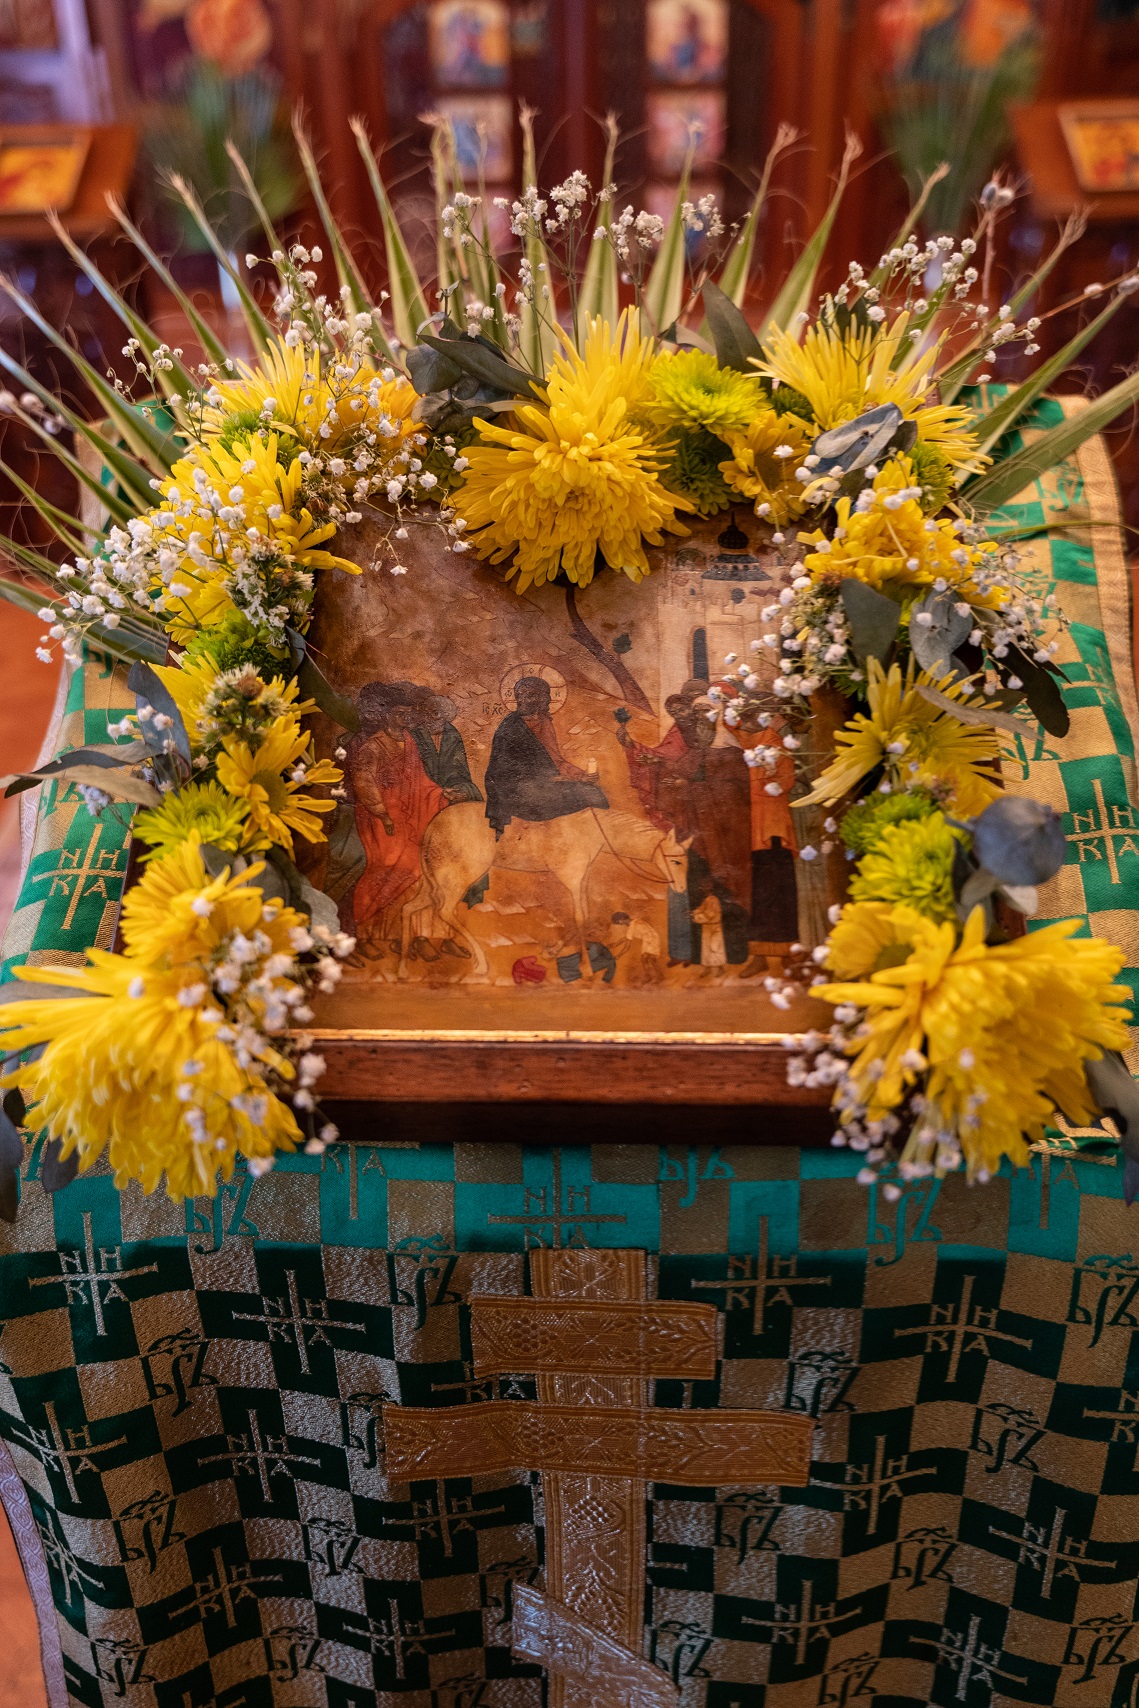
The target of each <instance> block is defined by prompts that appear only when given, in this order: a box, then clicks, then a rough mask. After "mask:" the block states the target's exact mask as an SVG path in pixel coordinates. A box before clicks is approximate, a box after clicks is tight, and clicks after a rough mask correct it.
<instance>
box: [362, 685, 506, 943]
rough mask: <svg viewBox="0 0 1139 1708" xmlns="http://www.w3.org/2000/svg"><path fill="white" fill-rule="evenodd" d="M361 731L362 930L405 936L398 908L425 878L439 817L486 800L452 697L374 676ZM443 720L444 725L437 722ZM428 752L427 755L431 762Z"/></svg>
mask: <svg viewBox="0 0 1139 1708" xmlns="http://www.w3.org/2000/svg"><path fill="white" fill-rule="evenodd" d="M359 710H360V716H361V720H362V723H363V726H364V727H363V729H362V731H361V734H360V735H358V736H357V737H356V738H355V739H354V741H353V742H352V744H351V746H350V748H349V753H348V766H347V769H348V779H349V783H350V787H351V791H352V799H353V802H354V805H355V815H356V830H357V833H358V835H359V838H360V842H361V844H362V846H363V850H364V855H365V859H366V861H367V864H366V866H365V868H364V871H363V873H362V875H361V877H360V878H359V880H358V882H357V884H356V887H355V890H354V891H353V895H352V912H353V915H354V918H355V925H356V930H357V934H358V935H360V936H362V937H363V938H364V939H365V940H366V941H370V942H376V941H379V940H382V939H383V938H384V937H385V936H388V935H391V934H393V933H394V935H396V936H398V935H399V933H398V931H396V930H395V928H394V923H393V919H392V912H393V910H394V909H395V907H396V905H397V904H400V903H402V902H403V901H404V900H406V899H407V897H408V895H409V892H410V891H411V890H412V888H413V886H414V885H415V884H416V883H417V882H418V881H419V875H420V858H419V855H420V846H421V844H422V841H423V833H424V831H425V830H426V829H427V826H428V825H429V824H430V823H431V820H432V819H433V818H434V817H435V816H436V815H437V814H438V813H440V812H442V811H443V809H444V807H446V806H449V805H450V804H451V803H452V802H454V801H460V800H479V799H481V793H480V791H479V789H478V788H477V787H476V785H475V784H474V782H473V780H472V778H471V774H470V769H469V767H468V765H467V757H466V751H465V749H464V747H463V741H462V737H461V736H460V735H459V733H458V731H457V730H456V729H455V727H454V725H453V724H452V723H451V722H450V721H449V718H447V717H446V716H445V714H446V713H448V712H453V710H454V707H453V704H452V703H451V702H450V701H445V700H441V699H440V697H439V696H437V695H433V694H432V693H431V692H430V690H429V689H425V688H420V687H418V686H417V685H416V684H415V683H410V682H375V683H369V684H368V686H367V687H366V688H365V689H363V690H362V692H361V694H360V699H359ZM436 726H438V728H436ZM425 755H426V762H425Z"/></svg>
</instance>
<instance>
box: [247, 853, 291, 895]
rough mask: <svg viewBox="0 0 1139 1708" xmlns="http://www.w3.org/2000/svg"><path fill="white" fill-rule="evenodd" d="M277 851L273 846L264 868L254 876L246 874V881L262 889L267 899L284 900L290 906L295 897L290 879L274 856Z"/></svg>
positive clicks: (255, 887)
mask: <svg viewBox="0 0 1139 1708" xmlns="http://www.w3.org/2000/svg"><path fill="white" fill-rule="evenodd" d="M277 852H278V850H277V849H275V848H271V849H270V850H269V852H268V854H267V855H266V857H265V864H264V867H263V869H262V870H261V871H260V872H257V873H255V875H254V876H253V877H248V876H246V878H245V881H246V883H248V884H249V885H251V886H252V887H253V888H254V889H258V890H260V891H261V893H262V895H263V896H264V897H265V900H266V901H279V902H283V903H284V904H285V906H286V907H289V906H291V905H292V899H293V898H292V893H291V886H290V884H289V882H288V879H287V878H286V877H285V876H284V875H283V874H282V872H281V870H280V867H279V865H278V863H277V861H276V860H275V859H274V858H273V856H274V855H275V854H276V853H277ZM243 875H244V874H243Z"/></svg>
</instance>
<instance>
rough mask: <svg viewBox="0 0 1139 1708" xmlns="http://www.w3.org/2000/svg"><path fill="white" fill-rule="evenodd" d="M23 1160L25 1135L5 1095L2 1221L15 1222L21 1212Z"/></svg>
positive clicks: (0, 1146) (0, 1137)
mask: <svg viewBox="0 0 1139 1708" xmlns="http://www.w3.org/2000/svg"><path fill="white" fill-rule="evenodd" d="M8 1096H9V1097H10V1096H11V1093H10V1092H9V1094H8ZM23 1160H24V1135H23V1133H21V1131H20V1128H19V1124H18V1123H17V1122H15V1121H13V1119H12V1117H11V1116H10V1115H9V1113H8V1097H5V1099H4V1102H3V1104H2V1105H0V1222H14V1221H15V1220H16V1216H17V1214H18V1213H19V1208H20V1167H21V1165H22V1163H23Z"/></svg>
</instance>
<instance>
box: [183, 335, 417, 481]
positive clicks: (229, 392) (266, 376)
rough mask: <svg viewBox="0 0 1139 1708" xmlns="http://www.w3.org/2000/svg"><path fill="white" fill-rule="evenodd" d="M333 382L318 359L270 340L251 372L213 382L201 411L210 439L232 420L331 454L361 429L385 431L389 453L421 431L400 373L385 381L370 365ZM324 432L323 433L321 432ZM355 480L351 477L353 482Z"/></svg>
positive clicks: (243, 366) (244, 369)
mask: <svg viewBox="0 0 1139 1708" xmlns="http://www.w3.org/2000/svg"><path fill="white" fill-rule="evenodd" d="M348 369H349V371H348V373H347V374H346V375H345V376H344V377H342V378H338V377H337V376H336V374H335V372H334V373H333V374H332V375H331V376H330V374H329V372H328V370H327V367H326V364H325V362H324V360H323V359H322V357H321V356H320V355H319V353H317V352H315V351H313V350H312V349H311V348H306V347H305V346H303V345H298V346H297V348H296V349H290V348H289V346H288V345H287V344H285V343H283V342H282V341H281V340H280V339H274V340H273V341H272V342H271V343H270V345H269V346H268V348H267V349H266V350H265V351H264V352H263V353H262V354H261V355H260V356H259V357H258V359H257V363H256V365H254V366H252V367H251V366H250V365H249V364H248V363H246V362H238V363H237V376H238V377H237V378H236V379H232V380H225V379H222V380H218V381H217V382H216V384H215V387H214V390H215V392H216V394H217V401H216V402H215V403H214V404H212V405H211V407H210V408H209V409H208V410H207V412H206V418H205V428H206V432H207V434H208V435H209V436H210V437H217V436H218V435H219V434H220V435H224V434H225V432H226V430H227V426H232V424H233V423H234V421H235V418H236V419H237V421H238V422H239V423H240V424H246V423H248V424H249V425H250V426H252V425H254V424H255V423H260V424H261V425H262V426H264V427H268V428H271V429H272V430H273V431H274V432H278V433H282V434H286V435H288V436H289V437H292V438H295V439H296V440H297V441H298V449H299V450H301V449H308V450H310V451H317V450H319V451H322V452H324V453H325V454H326V455H329V456H335V454H336V452H337V451H338V450H340V448H341V447H342V445H343V444H344V441H345V440H346V439H349V438H355V437H358V436H359V434H360V433H361V431H362V430H366V431H368V432H376V431H382V433H383V435H384V438H385V440H386V441H387V442H388V443H389V445H390V447H391V448H392V449H397V448H398V447H399V445H400V444H402V442H403V441H404V439H406V438H408V437H409V436H410V435H411V434H413V433H416V432H418V431H421V429H419V428H418V427H417V426H416V423H415V422H414V421H413V420H412V419H411V412H412V410H413V409H414V408H415V405H416V403H417V402H418V396H417V393H416V391H415V388H414V387H413V386H412V385H411V383H410V382H409V381H408V380H406V379H404V378H403V376H402V375H393V376H392V377H391V378H390V379H385V378H384V377H383V375H382V374H381V373H379V372H378V371H377V370H376V368H374V367H373V366H372V364H371V363H370V362H363V363H362V364H361V365H360V366H359V367H358V368H357V367H355V366H354V365H353V363H351V362H349V363H348ZM324 428H327V429H328V432H327V434H325V433H324V432H322V429H324ZM353 478H354V477H353Z"/></svg>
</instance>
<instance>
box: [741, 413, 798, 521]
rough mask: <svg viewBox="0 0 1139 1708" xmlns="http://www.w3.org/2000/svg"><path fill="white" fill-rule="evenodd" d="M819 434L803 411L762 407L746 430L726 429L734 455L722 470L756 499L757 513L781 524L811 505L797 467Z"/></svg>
mask: <svg viewBox="0 0 1139 1708" xmlns="http://www.w3.org/2000/svg"><path fill="white" fill-rule="evenodd" d="M814 436H815V430H814V428H812V427H808V425H807V423H806V422H805V421H800V419H799V417H798V416H797V415H777V414H776V412H775V410H774V409H766V408H761V409H760V410H759V412H758V413H757V414H756V415H753V416H752V419H751V420H750V421H749V422H748V425H747V427H746V428H745V429H744V431H742V432H739V433H725V435H724V437H725V439H726V440H727V442H728V444H729V445H730V446H731V451H732V455H731V458H730V460H729V461H727V462H723V463H721V464H720V473H721V474H722V475H723V477H724V479H725V480H726V481H727V483H728V485H729V486H730V487H731V488H732V489H733V491H735V492H739V493H742V494H743V496H744V497H745V498H750V499H752V500H753V501H754V503H755V513H756V515H757V516H762V517H763V518H764V519H765V520H766V521H769V522H771V523H773V524H774V525H775V526H776V527H780V528H781V527H783V526H784V525H785V524H786V523H787V522H790V521H791V520H792V518H793V517H795V516H801V515H802V514H803V511H804V510H805V509H806V500H805V499H804V497H803V487H802V484H801V483H800V482H799V481H797V480H796V479H795V470H796V469H797V468H800V467H801V466H802V462H803V458H804V457H805V456H806V455H807V454H808V453H809V451H810V449H811V441H812V440H813V438H814Z"/></svg>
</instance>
